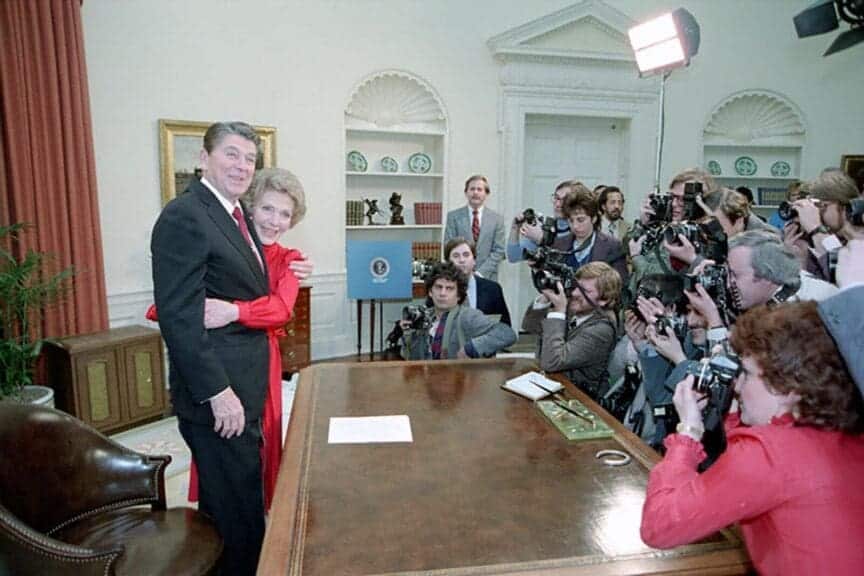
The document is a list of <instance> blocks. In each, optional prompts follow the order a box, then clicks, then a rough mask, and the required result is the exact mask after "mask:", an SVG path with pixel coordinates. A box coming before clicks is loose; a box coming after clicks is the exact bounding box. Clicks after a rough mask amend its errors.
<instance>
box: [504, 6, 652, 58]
mask: <svg viewBox="0 0 864 576" xmlns="http://www.w3.org/2000/svg"><path fill="white" fill-rule="evenodd" d="M634 24H635V22H634V21H633V20H632V19H631V18H630V17H628V16H627V15H625V14H623V13H622V12H619V11H618V10H616V9H615V8H613V7H611V6H609V5H608V4H606V3H605V2H603V1H602V0H583V1H582V2H579V3H578V4H574V5H572V6H569V7H567V8H563V9H561V10H559V11H557V12H553V13H551V14H547V15H546V16H542V17H540V18H537V19H535V20H532V21H530V22H527V23H525V24H522V25H520V26H517V27H515V28H512V29H510V30H507V31H505V32H502V33H501V34H498V35H496V36H494V37H492V38H490V39H489V41H488V42H487V45H488V46H489V49H490V50H491V51H492V53H493V55H494V56H495V57H496V58H498V59H499V60H503V61H508V60H530V61H534V62H536V61H542V60H553V61H561V60H562V59H563V60H602V61H611V62H625V63H626V62H634V58H633V54H632V52H631V51H630V46H629V42H628V40H627V29H628V28H630V27H631V26H633V25H634Z"/></svg>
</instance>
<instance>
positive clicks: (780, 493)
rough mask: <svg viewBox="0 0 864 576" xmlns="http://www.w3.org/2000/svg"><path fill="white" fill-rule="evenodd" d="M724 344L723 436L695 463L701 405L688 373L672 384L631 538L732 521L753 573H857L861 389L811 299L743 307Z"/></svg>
mask: <svg viewBox="0 0 864 576" xmlns="http://www.w3.org/2000/svg"><path fill="white" fill-rule="evenodd" d="M778 335H783V337H778ZM731 344H732V346H733V348H734V349H735V351H736V352H737V353H738V354H739V355H740V357H741V365H742V366H743V371H742V372H741V373H740V375H739V376H738V377H737V378H736V379H735V383H734V390H735V393H736V395H737V399H738V404H739V406H738V409H739V411H735V409H734V408H733V411H732V412H730V414H729V415H728V416H727V419H726V435H727V448H726V450H725V452H723V453H722V454H721V455H720V456H719V458H718V459H717V460H716V462H715V463H714V464H713V466H711V467H710V468H708V469H707V470H706V471H705V472H704V473H702V474H699V473H698V471H697V467H698V465H699V463H700V462H701V461H702V460H703V459H704V458H705V451H704V450H703V447H702V444H701V443H700V439H701V435H702V408H701V406H700V397H699V394H698V393H697V392H696V391H695V390H694V389H693V385H694V377H692V376H688V377H687V378H685V379H684V380H682V381H681V382H680V383H679V384H678V385H677V387H676V390H675V396H674V402H675V407H676V409H677V411H678V414H679V415H680V417H681V424H680V425H679V427H678V429H677V431H678V433H677V434H672V435H670V436H669V437H668V438H667V439H666V441H665V445H666V449H667V452H666V455H665V457H664V459H663V461H662V462H660V463H659V464H658V465H657V466H655V467H654V469H653V470H652V471H651V474H650V477H649V482H648V488H647V496H646V500H645V505H644V508H643V511H642V526H641V535H642V540H643V541H644V542H645V543H646V544H648V545H649V546H652V547H655V548H671V547H674V546H680V545H683V544H686V543H689V542H694V541H697V540H700V539H702V538H705V537H706V536H709V535H711V534H713V533H715V532H717V531H718V530H721V529H723V528H725V527H727V526H729V525H731V524H733V523H736V522H737V523H739V525H740V529H741V533H742V534H743V537H744V540H745V543H746V545H747V549H748V552H749V554H750V558H751V559H752V561H753V564H754V567H755V568H756V570H757V571H758V572H759V573H760V574H783V575H796V574H802V575H805V574H806V575H809V574H832V575H833V574H861V573H864V552H862V549H861V546H860V541H861V539H862V538H864V493H862V492H861V490H860V489H859V484H858V479H860V478H861V477H862V474H864V438H862V436H861V435H860V434H859V432H860V430H861V424H862V412H861V411H862V401H861V395H860V393H859V391H858V390H857V388H856V387H855V384H854V383H853V382H852V379H851V378H850V377H849V373H848V372H847V371H846V369H845V367H844V365H843V362H842V359H841V358H840V356H839V354H838V352H837V350H836V348H835V347H834V343H833V341H832V340H831V337H830V336H829V335H828V333H827V331H826V330H825V327H824V326H823V325H822V322H821V321H820V319H819V315H818V313H817V311H816V304H815V303H813V302H803V303H795V304H784V305H780V306H777V307H774V308H766V307H761V308H758V309H755V310H752V311H750V312H748V313H747V314H745V315H743V316H742V317H741V318H740V319H739V320H738V322H737V324H736V326H735V329H734V331H733V334H732V338H731Z"/></svg>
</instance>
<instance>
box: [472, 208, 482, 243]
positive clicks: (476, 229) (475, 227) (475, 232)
mask: <svg viewBox="0 0 864 576" xmlns="http://www.w3.org/2000/svg"><path fill="white" fill-rule="evenodd" d="M471 235H472V236H474V244H477V239H478V238H480V214H478V213H477V209H476V208H475V209H474V221H473V222H471Z"/></svg>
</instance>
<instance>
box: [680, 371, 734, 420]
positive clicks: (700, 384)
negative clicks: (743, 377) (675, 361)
mask: <svg viewBox="0 0 864 576" xmlns="http://www.w3.org/2000/svg"><path fill="white" fill-rule="evenodd" d="M740 372H741V364H740V363H739V362H738V358H737V357H735V356H732V355H731V354H730V355H726V354H717V355H716V356H713V357H712V358H711V359H709V360H705V359H703V360H702V361H701V362H695V361H690V362H689V363H688V365H687V374H692V375H693V376H695V380H694V381H693V390H695V391H697V392H699V393H700V394H704V395H706V396H707V397H708V403H707V404H706V405H705V408H704V409H703V410H702V421H703V423H704V424H705V429H706V430H710V429H714V428H716V427H717V426H718V425H722V423H723V417H724V416H725V415H726V413H727V412H728V411H729V406H730V405H731V404H732V399H733V398H734V396H735V379H736V378H737V377H738V374H739V373H740Z"/></svg>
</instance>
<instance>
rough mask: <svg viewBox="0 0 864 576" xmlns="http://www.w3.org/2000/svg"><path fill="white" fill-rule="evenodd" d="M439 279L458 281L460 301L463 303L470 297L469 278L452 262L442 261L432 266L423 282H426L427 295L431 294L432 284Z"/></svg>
mask: <svg viewBox="0 0 864 576" xmlns="http://www.w3.org/2000/svg"><path fill="white" fill-rule="evenodd" d="M438 279H442V280H449V281H450V282H455V283H456V291H457V293H458V294H459V299H458V302H459V304H462V303H463V302H464V301H465V298H467V297H468V278H467V277H466V276H465V274H463V273H462V271H461V270H459V269H458V268H457V267H456V265H455V264H453V263H452V262H440V263H438V264H435V266H433V267H432V270H430V271H429V274H427V275H426V278H425V279H424V280H423V282H424V283H425V284H426V295H427V296H431V294H432V285H433V284H435V281H436V280H438Z"/></svg>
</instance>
